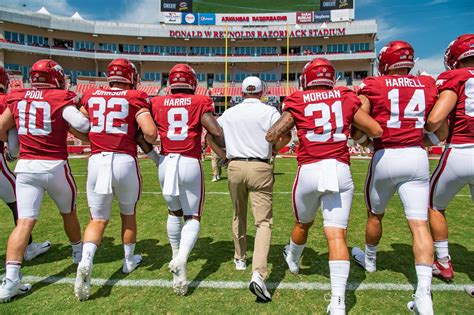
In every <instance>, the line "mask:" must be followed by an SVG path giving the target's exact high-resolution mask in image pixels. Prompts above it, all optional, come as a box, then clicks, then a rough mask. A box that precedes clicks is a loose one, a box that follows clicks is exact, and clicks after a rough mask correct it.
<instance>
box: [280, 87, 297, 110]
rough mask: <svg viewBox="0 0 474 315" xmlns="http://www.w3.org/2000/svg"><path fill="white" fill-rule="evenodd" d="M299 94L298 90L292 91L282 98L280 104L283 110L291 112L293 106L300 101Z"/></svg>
mask: <svg viewBox="0 0 474 315" xmlns="http://www.w3.org/2000/svg"><path fill="white" fill-rule="evenodd" d="M300 96H301V93H300V92H294V93H293V94H291V95H289V96H287V97H285V99H284V100H283V105H282V109H283V111H284V112H289V113H290V114H293V110H294V109H295V106H297V105H298V104H300V103H301V97H300Z"/></svg>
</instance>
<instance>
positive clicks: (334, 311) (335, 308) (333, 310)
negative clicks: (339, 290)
mask: <svg viewBox="0 0 474 315" xmlns="http://www.w3.org/2000/svg"><path fill="white" fill-rule="evenodd" d="M326 313H327V314H331V315H346V304H345V303H344V300H343V299H342V297H338V296H332V297H331V303H330V304H329V305H328V308H327V311H326Z"/></svg>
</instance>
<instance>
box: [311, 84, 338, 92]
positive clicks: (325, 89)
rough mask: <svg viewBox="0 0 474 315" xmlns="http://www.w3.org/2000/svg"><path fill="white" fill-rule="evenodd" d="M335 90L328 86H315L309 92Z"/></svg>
mask: <svg viewBox="0 0 474 315" xmlns="http://www.w3.org/2000/svg"><path fill="white" fill-rule="evenodd" d="M332 89H333V88H332V87H330V86H327V85H315V86H310V87H309V88H308V89H307V91H321V90H323V91H328V90H332Z"/></svg>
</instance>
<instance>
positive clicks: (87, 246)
mask: <svg viewBox="0 0 474 315" xmlns="http://www.w3.org/2000/svg"><path fill="white" fill-rule="evenodd" d="M96 250H97V245H95V244H94V243H90V242H88V243H84V245H83V246H82V261H81V262H86V260H89V261H88V263H90V264H92V262H93V261H94V255H95V251H96Z"/></svg>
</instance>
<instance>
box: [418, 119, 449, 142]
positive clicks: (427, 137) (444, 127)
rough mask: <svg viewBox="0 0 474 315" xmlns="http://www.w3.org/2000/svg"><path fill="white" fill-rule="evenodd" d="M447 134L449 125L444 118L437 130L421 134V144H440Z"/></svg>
mask: <svg viewBox="0 0 474 315" xmlns="http://www.w3.org/2000/svg"><path fill="white" fill-rule="evenodd" d="M448 135H449V126H448V120H447V119H446V120H445V121H444V122H443V123H442V124H441V127H439V129H438V130H436V131H435V132H431V133H426V131H425V134H424V136H423V145H424V146H425V147H431V146H437V145H440V144H441V143H442V142H443V141H445V140H446V139H447V138H448Z"/></svg>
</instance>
